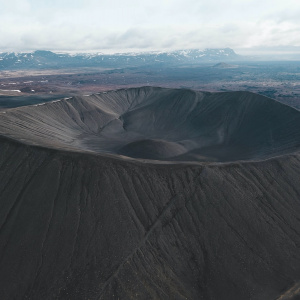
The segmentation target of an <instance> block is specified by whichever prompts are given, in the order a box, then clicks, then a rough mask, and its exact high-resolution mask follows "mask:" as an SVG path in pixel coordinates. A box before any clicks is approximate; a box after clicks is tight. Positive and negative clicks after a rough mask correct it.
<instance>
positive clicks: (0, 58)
mask: <svg viewBox="0 0 300 300" xmlns="http://www.w3.org/2000/svg"><path fill="white" fill-rule="evenodd" d="M241 59H242V57H241V56H240V55H237V54H236V53H235V52H234V51H233V50H232V49H230V48H224V49H205V50H197V49H191V50H177V51H171V52H150V53H125V54H124V53H120V54H72V55H71V54H65V53H64V54H61V53H54V52H51V51H44V50H38V51H34V52H32V53H14V52H11V53H7V52H6V53H0V69H26V68H30V69H31V68H66V67H113V68H121V67H122V68H123V67H136V66H142V65H159V64H162V65H174V64H176V65H178V64H182V65H183V64H195V63H204V62H218V61H237V60H241Z"/></svg>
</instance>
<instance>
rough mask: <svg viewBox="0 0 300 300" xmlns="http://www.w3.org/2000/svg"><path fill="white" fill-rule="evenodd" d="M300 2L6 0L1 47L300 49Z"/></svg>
mask: <svg viewBox="0 0 300 300" xmlns="http://www.w3.org/2000/svg"><path fill="white" fill-rule="evenodd" d="M299 16H300V1H299V0H280V1H278V0H263V1H262V0H226V1H224V0H151V1H148V0H127V1H126V0H72V1H71V0H51V1H50V0H0V20H1V27H0V52H5V51H17V52H20V51H23V52H24V51H32V50H38V49H42V50H51V51H56V52H63V51H67V52H103V53H114V52H133V51H165V50H176V49H205V48H225V47H229V48H232V49H234V50H235V51H236V52H237V53H239V54H259V53H263V54H268V53H272V52H273V53H276V52H277V53H282V52H291V53H294V52H296V53H300V17H299Z"/></svg>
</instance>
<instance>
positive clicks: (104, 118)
mask: <svg viewBox="0 0 300 300" xmlns="http://www.w3.org/2000/svg"><path fill="white" fill-rule="evenodd" d="M157 91H158V92H157ZM160 93H162V94H164V95H166V96H170V95H173V96H172V97H171V96H170V97H169V98H167V99H175V100H173V101H174V103H173V106H172V105H171V104H170V103H171V102H172V101H171V100H169V101H166V102H165V103H164V101H160V102H159V101H158V100H157V99H158V97H160V99H163V98H162V97H161V95H158V94H160ZM116 95H118V96H119V98H118V97H117V96H116ZM129 95H134V96H135V97H133V98H134V99H132V98H130V97H129ZM145 95H146V96H147V97H148V98H147V99H148V100H147V103H146V102H144V101H143V100H142V99H144V96H145ZM127 96H128V98H126V97H127ZM109 99H110V100H111V101H107V100H109ZM124 99H128V101H127V102H125V100H124ZM184 99H187V100H186V101H184ZM216 99H219V101H220V102H222V103H227V105H228V106H226V105H224V106H222V105H219V106H218V105H217V102H218V101H217V100H216ZM230 99H232V100H231V101H233V102H234V103H236V104H238V103H239V102H242V103H243V107H244V106H245V108H244V113H243V110H242V109H238V108H236V110H235V113H233V112H232V113H230V111H231V109H233V108H234V107H235V106H234V105H231V106H230V103H231V102H230ZM258 99H260V100H261V106H262V109H261V111H260V112H259V110H258V108H259V107H260V106H259V104H258V103H259V101H258V100H257V99H256V98H255V97H254V95H252V94H244V93H233V94H232V96H231V98H230V96H229V94H217V95H214V94H203V93H194V92H191V91H180V90H179V91H174V90H173V91H172V90H160V89H159V90H157V89H152V88H149V89H133V90H127V91H125V90H123V91H119V92H111V93H107V94H101V95H98V96H90V97H87V99H86V100H85V98H84V99H78V98H77V99H70V100H69V101H60V102H56V103H53V104H46V105H42V106H37V107H30V108H29V107H26V108H22V109H13V110H10V111H7V112H6V114H4V115H1V117H0V119H1V127H0V128H1V132H2V134H3V136H2V137H1V138H0V298H1V299H5V300H6V299H9V300H10V299H70V300H71V299H72V300H73V299H99V300H100V299H105V300H106V299H197V300H198V299H205V300H206V299H207V300H210V299H211V300H219V299H225V300H226V299H228V300H229V299H230V300H232V299H239V300H240V299H241V300H243V299H245V300H246V299H254V300H259V299H261V300H268V299H281V300H283V299H284V300H286V299H297V297H299V295H298V296H297V290H298V287H299V282H300V249H299V247H300V234H299V232H300V207H299V195H300V185H299V170H300V156H299V154H298V153H296V152H295V153H294V154H286V155H284V156H280V157H275V158H272V159H269V160H264V161H256V162H254V161H251V162H235V163H225V164H224V163H223V164H213V163H205V164H199V163H198V164H195V163H194V164H193V163H189V164H185V163H180V164H174V163H173V164H167V163H160V164H154V163H150V162H151V161H147V163H143V162H141V161H139V160H134V159H132V160H128V159H123V158H122V157H117V156H116V155H109V156H107V155H102V154H95V153H91V152H88V151H85V150H90V151H100V150H101V151H103V150H102V149H114V148H115V149H118V151H120V152H124V154H125V152H126V154H128V153H127V152H130V153H131V155H132V156H140V154H139V153H140V152H139V151H140V150H139V149H140V148H139V147H138V146H137V143H138V144H140V145H141V147H142V149H143V153H146V156H147V158H150V159H151V158H152V157H151V155H155V156H159V157H160V158H161V159H165V156H166V155H167V154H168V153H170V152H172V155H174V156H176V157H179V156H181V155H183V154H182V151H183V148H187V147H188V146H187V145H185V144H184V143H182V140H183V139H184V131H183V126H186V127H185V128H189V131H186V132H185V133H186V135H187V137H186V140H188V142H187V144H188V143H196V144H197V143H198V144H197V145H199V143H200V142H198V140H197V139H198V138H199V136H200V137H206V141H208V140H209V139H208V136H209V133H211V140H212V141H216V140H217V134H215V135H214V133H213V131H209V130H208V129H207V131H204V130H203V131H202V132H201V135H198V136H196V132H197V130H196V129H195V128H219V127H220V126H221V123H222V122H221V121H218V125H213V120H211V119H209V118H208V117H207V118H206V119H204V120H203V121H200V118H197V117H196V116H197V114H196V112H197V113H198V115H199V114H200V113H201V112H202V111H204V110H205V111H206V112H207V114H212V113H213V112H215V111H218V112H219V118H220V119H217V120H223V121H224V122H225V121H226V120H227V121H226V122H227V124H235V125H231V126H232V127H230V126H229V125H228V126H227V127H226V128H227V131H226V132H233V133H234V135H226V134H225V135H224V136H225V137H228V138H227V139H224V141H225V140H226V141H228V143H227V145H230V147H234V146H236V145H238V141H239V139H238V137H240V140H242V141H245V143H246V141H248V144H249V145H250V146H251V143H250V140H251V139H253V145H252V146H251V151H252V152H249V153H254V154H255V155H254V154H253V156H251V158H253V157H256V158H258V157H262V156H266V155H273V154H274V153H275V154H276V153H283V152H287V151H295V149H297V139H298V135H297V130H293V126H292V125H290V122H294V127H297V126H298V125H297V124H298V123H296V121H297V120H298V119H297V115H298V114H299V112H298V111H296V110H291V109H290V108H288V107H286V106H283V105H280V104H278V103H277V102H273V101H272V100H270V99H267V98H264V97H261V98H258ZM210 100H211V101H210ZM101 101H102V102H101ZM177 101H178V102H180V101H181V103H183V105H182V110H180V109H179V104H178V105H176V103H177ZM189 101H190V102H189ZM193 101H194V102H193ZM252 102H254V103H252ZM154 103H156V105H157V106H159V107H157V111H155V108H156V106H155V105H154ZM191 103H194V106H192V105H190V104H191ZM201 103H202V104H201ZM204 104H205V105H204ZM272 104H274V106H273V105H272ZM278 105H279V106H278ZM147 106H150V107H151V109H148V110H147ZM198 106H200V107H202V109H200V108H197V107H198ZM164 107H169V108H171V107H173V109H172V110H171V109H170V110H169V114H166V115H165V116H161V117H159V113H160V112H161V111H163V108H164ZM218 107H228V109H227V113H224V112H222V110H221V108H219V109H218ZM277 107H279V108H280V112H281V114H282V115H286V114H288V116H289V117H287V118H286V119H285V121H286V122H285V123H284V124H282V123H280V122H282V119H281V118H283V117H281V116H280V115H279V114H276V109H277ZM55 108H59V109H55ZM229 108H231V109H229ZM246 108H247V110H246ZM267 109H268V111H269V112H270V117H268V118H267V116H265V118H263V116H262V114H263V112H264V111H265V110H267ZM174 110H175V111H178V114H177V115H182V116H183V118H182V119H180V118H179V117H177V118H175V114H174ZM255 110H256V113H255ZM34 111H35V113H34ZM146 111H148V114H149V113H150V115H148V117H147V118H146V115H147V114H146V113H145V112H146ZM246 111H247V113H246ZM151 112H152V114H151ZM193 113H194V114H195V115H193ZM236 114H238V115H239V116H241V118H240V119H238V118H237V119H235V121H232V122H233V123H231V122H230V121H229V119H226V117H225V116H228V118H229V117H233V116H235V115H236ZM184 116H186V118H187V119H186V120H185V118H184ZM193 116H194V119H193V118H192V117H193ZM202 116H205V114H204V113H203V114H202ZM254 116H255V118H256V119H255V120H256V122H254V124H255V125H259V126H260V128H261V129H263V130H260V131H259V130H258V129H256V130H255V132H253V133H252V132H251V128H250V127H247V126H245V125H244V124H248V126H250V120H251V119H253V117H254ZM151 118H152V119H154V120H153V121H152V123H151V122H150V120H151ZM163 119H165V125H163ZM137 120H144V121H145V123H143V122H142V121H140V123H137ZM171 120H173V121H176V123H175V124H176V125H175V127H176V134H174V131H172V130H171V128H170V127H171V123H168V122H171ZM237 120H240V123H238V124H236V123H235V122H238V121H237ZM263 120H265V121H266V123H267V125H264V122H263ZM13 121H14V122H15V123H14V122H13ZM275 121H277V122H275ZM271 122H273V123H271ZM70 124H72V126H70ZM135 124H140V126H137V125H135ZM205 124H207V125H205ZM268 124H269V125H268ZM270 124H273V125H272V126H275V125H276V126H277V127H276V128H278V131H279V132H277V131H275V129H274V131H272V138H269V139H268V140H267V142H264V139H263V137H265V138H266V137H268V136H270V135H271V133H270V131H269V135H267V133H266V132H267V131H266V130H267V129H270V128H271V125H270ZM242 125H243V126H242ZM9 126H14V127H12V129H11V130H10V131H9ZM189 126H190V127H189ZM197 126H198V127H197ZM285 126H287V127H285ZM289 126H290V127H289ZM121 127H122V128H123V129H124V133H123V134H124V141H125V139H126V138H125V137H126V135H127V136H128V137H129V138H130V139H131V140H132V141H130V142H128V143H123V144H122V145H121V143H120V136H122V133H120V132H121V129H120V128H121ZM243 127H244V128H243ZM254 127H255V126H254ZM157 128H160V130H159V131H161V132H160V134H161V135H160V136H157V135H158V132H159V131H158V130H156V129H157ZM255 128H256V127H255ZM285 128H290V129H289V130H290V135H286V134H285V132H287V131H285V130H287V129H285ZM298 128H299V127H298ZM233 129H234V130H233ZM296 129H297V128H296ZM181 130H182V131H181ZM114 132H115V133H116V136H117V138H116V140H115V141H114V140H113V137H112V133H114ZM133 132H134V133H135V134H136V135H135V137H134V135H133ZM155 132H156V133H155ZM172 132H173V133H172ZM264 132H265V133H264ZM87 133H88V134H87ZM98 133H101V134H100V135H98ZM242 133H244V134H245V133H247V139H246V138H244V139H242ZM56 134H57V136H55V135H56ZM5 135H6V136H9V138H7V137H6V136H5ZM86 135H88V138H86ZM143 135H144V136H143ZM175 135H176V136H177V137H180V138H181V137H182V139H180V140H175V138H174V136H175ZM145 136H146V137H147V138H146V139H145ZM194 136H196V138H195V139H194ZM232 136H235V139H233V138H232ZM11 137H14V140H13V139H11ZM108 137H109V138H110V139H109V138H108ZM76 138H79V139H78V140H76ZM105 138H106V140H107V141H108V142H107V143H108V146H107V148H105V142H104V141H105ZM21 139H22V140H21ZM20 140H21V142H20ZM199 140H201V139H200V138H199ZM179 141H181V142H179ZM194 141H195V142H194ZM260 142H263V145H264V147H262V146H259V143H260ZM271 142H272V143H271ZM26 143H27V144H26ZM97 143H98V144H97ZM207 143H208V142H207ZM214 143H216V142H214ZM33 144H38V145H42V146H43V147H37V146H34V145H33ZM174 144H175V145H174ZM223 144H225V142H223ZM223 144H222V143H219V145H223ZM248 144H246V146H247V145H248ZM97 145H98V147H97ZM120 145H121V146H120ZM216 145H218V144H216ZM45 146H47V147H45ZM153 147H154V149H155V150H156V152H155V153H154V154H152V151H150V150H149V148H150V149H151V148H153ZM211 147H212V148H211V149H215V151H216V152H218V149H217V147H214V146H212V144H211ZM60 148H63V150H62V149H60ZM199 148H200V147H199ZM240 148H243V147H240ZM240 148H239V147H237V150H236V151H238V150H239V149H240ZM67 149H74V150H75V149H76V151H66V150H67ZM120 149H121V150H120ZM206 149H208V148H206ZM227 149H230V148H229V146H227ZM272 149H273V150H274V152H271V150H272ZM83 150H84V151H83ZM111 151H112V150H111ZM207 151H208V150H207ZM116 152H117V150H115V153H116ZM203 153H204V152H201V153H200V154H198V153H196V154H191V153H189V155H197V158H198V157H199V156H200V155H204V156H205V155H206V156H205V157H208V154H205V153H204V154H203ZM207 153H209V152H207ZM238 153H239V152H238ZM243 153H247V152H245V151H244V152H243ZM272 153H273V154H272ZM133 154H134V155H133ZM224 155H225V154H224ZM227 155H229V154H227ZM231 155H232V154H231ZM251 155H252V154H251ZM149 156H150V157H149ZM214 157H215V158H216V157H218V156H216V155H215V156H214ZM248 157H250V154H249V155H248ZM281 296H282V297H281Z"/></svg>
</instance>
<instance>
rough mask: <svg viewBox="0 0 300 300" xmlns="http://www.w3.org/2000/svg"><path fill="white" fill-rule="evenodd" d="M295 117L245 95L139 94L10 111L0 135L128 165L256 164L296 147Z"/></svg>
mask: <svg viewBox="0 0 300 300" xmlns="http://www.w3.org/2000/svg"><path fill="white" fill-rule="evenodd" d="M299 128H300V113H299V112H298V111H297V110H295V109H292V108H291V107H289V106H286V105H283V104H281V103H279V102H276V101H274V100H272V99H269V98H266V97H264V96H259V95H256V94H253V93H247V92H232V93H212V94H211V93H202V92H194V91H190V90H172V89H161V88H148V87H147V88H146V87H145V88H139V89H126V90H118V91H113V92H109V93H101V94H98V95H91V96H85V97H81V98H80V97H75V98H71V99H67V100H61V101H55V102H52V103H46V104H42V105H41V104H40V105H35V106H29V107H25V108H17V109H13V110H9V111H7V112H6V113H4V114H2V117H1V118H0V133H1V134H2V135H5V136H10V137H12V138H14V139H18V140H23V141H25V142H27V143H30V144H34V145H43V146H46V147H56V148H60V149H61V148H64V149H72V150H81V151H82V150H84V151H93V152H109V153H114V154H122V155H125V156H129V157H134V158H147V159H148V158H150V159H158V160H172V161H174V160H175V161H176V160H182V161H184V160H189V161H233V160H241V159H261V158H266V157H271V156H275V155H279V154H283V153H290V152H293V151H295V150H297V149H298V148H299V146H300V131H299V130H298V129H299Z"/></svg>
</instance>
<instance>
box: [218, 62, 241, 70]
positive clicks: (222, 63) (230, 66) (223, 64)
mask: <svg viewBox="0 0 300 300" xmlns="http://www.w3.org/2000/svg"><path fill="white" fill-rule="evenodd" d="M213 67H214V68H220V69H232V68H237V66H235V65H230V64H226V63H224V62H220V63H218V64H216V65H214V66H213Z"/></svg>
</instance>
